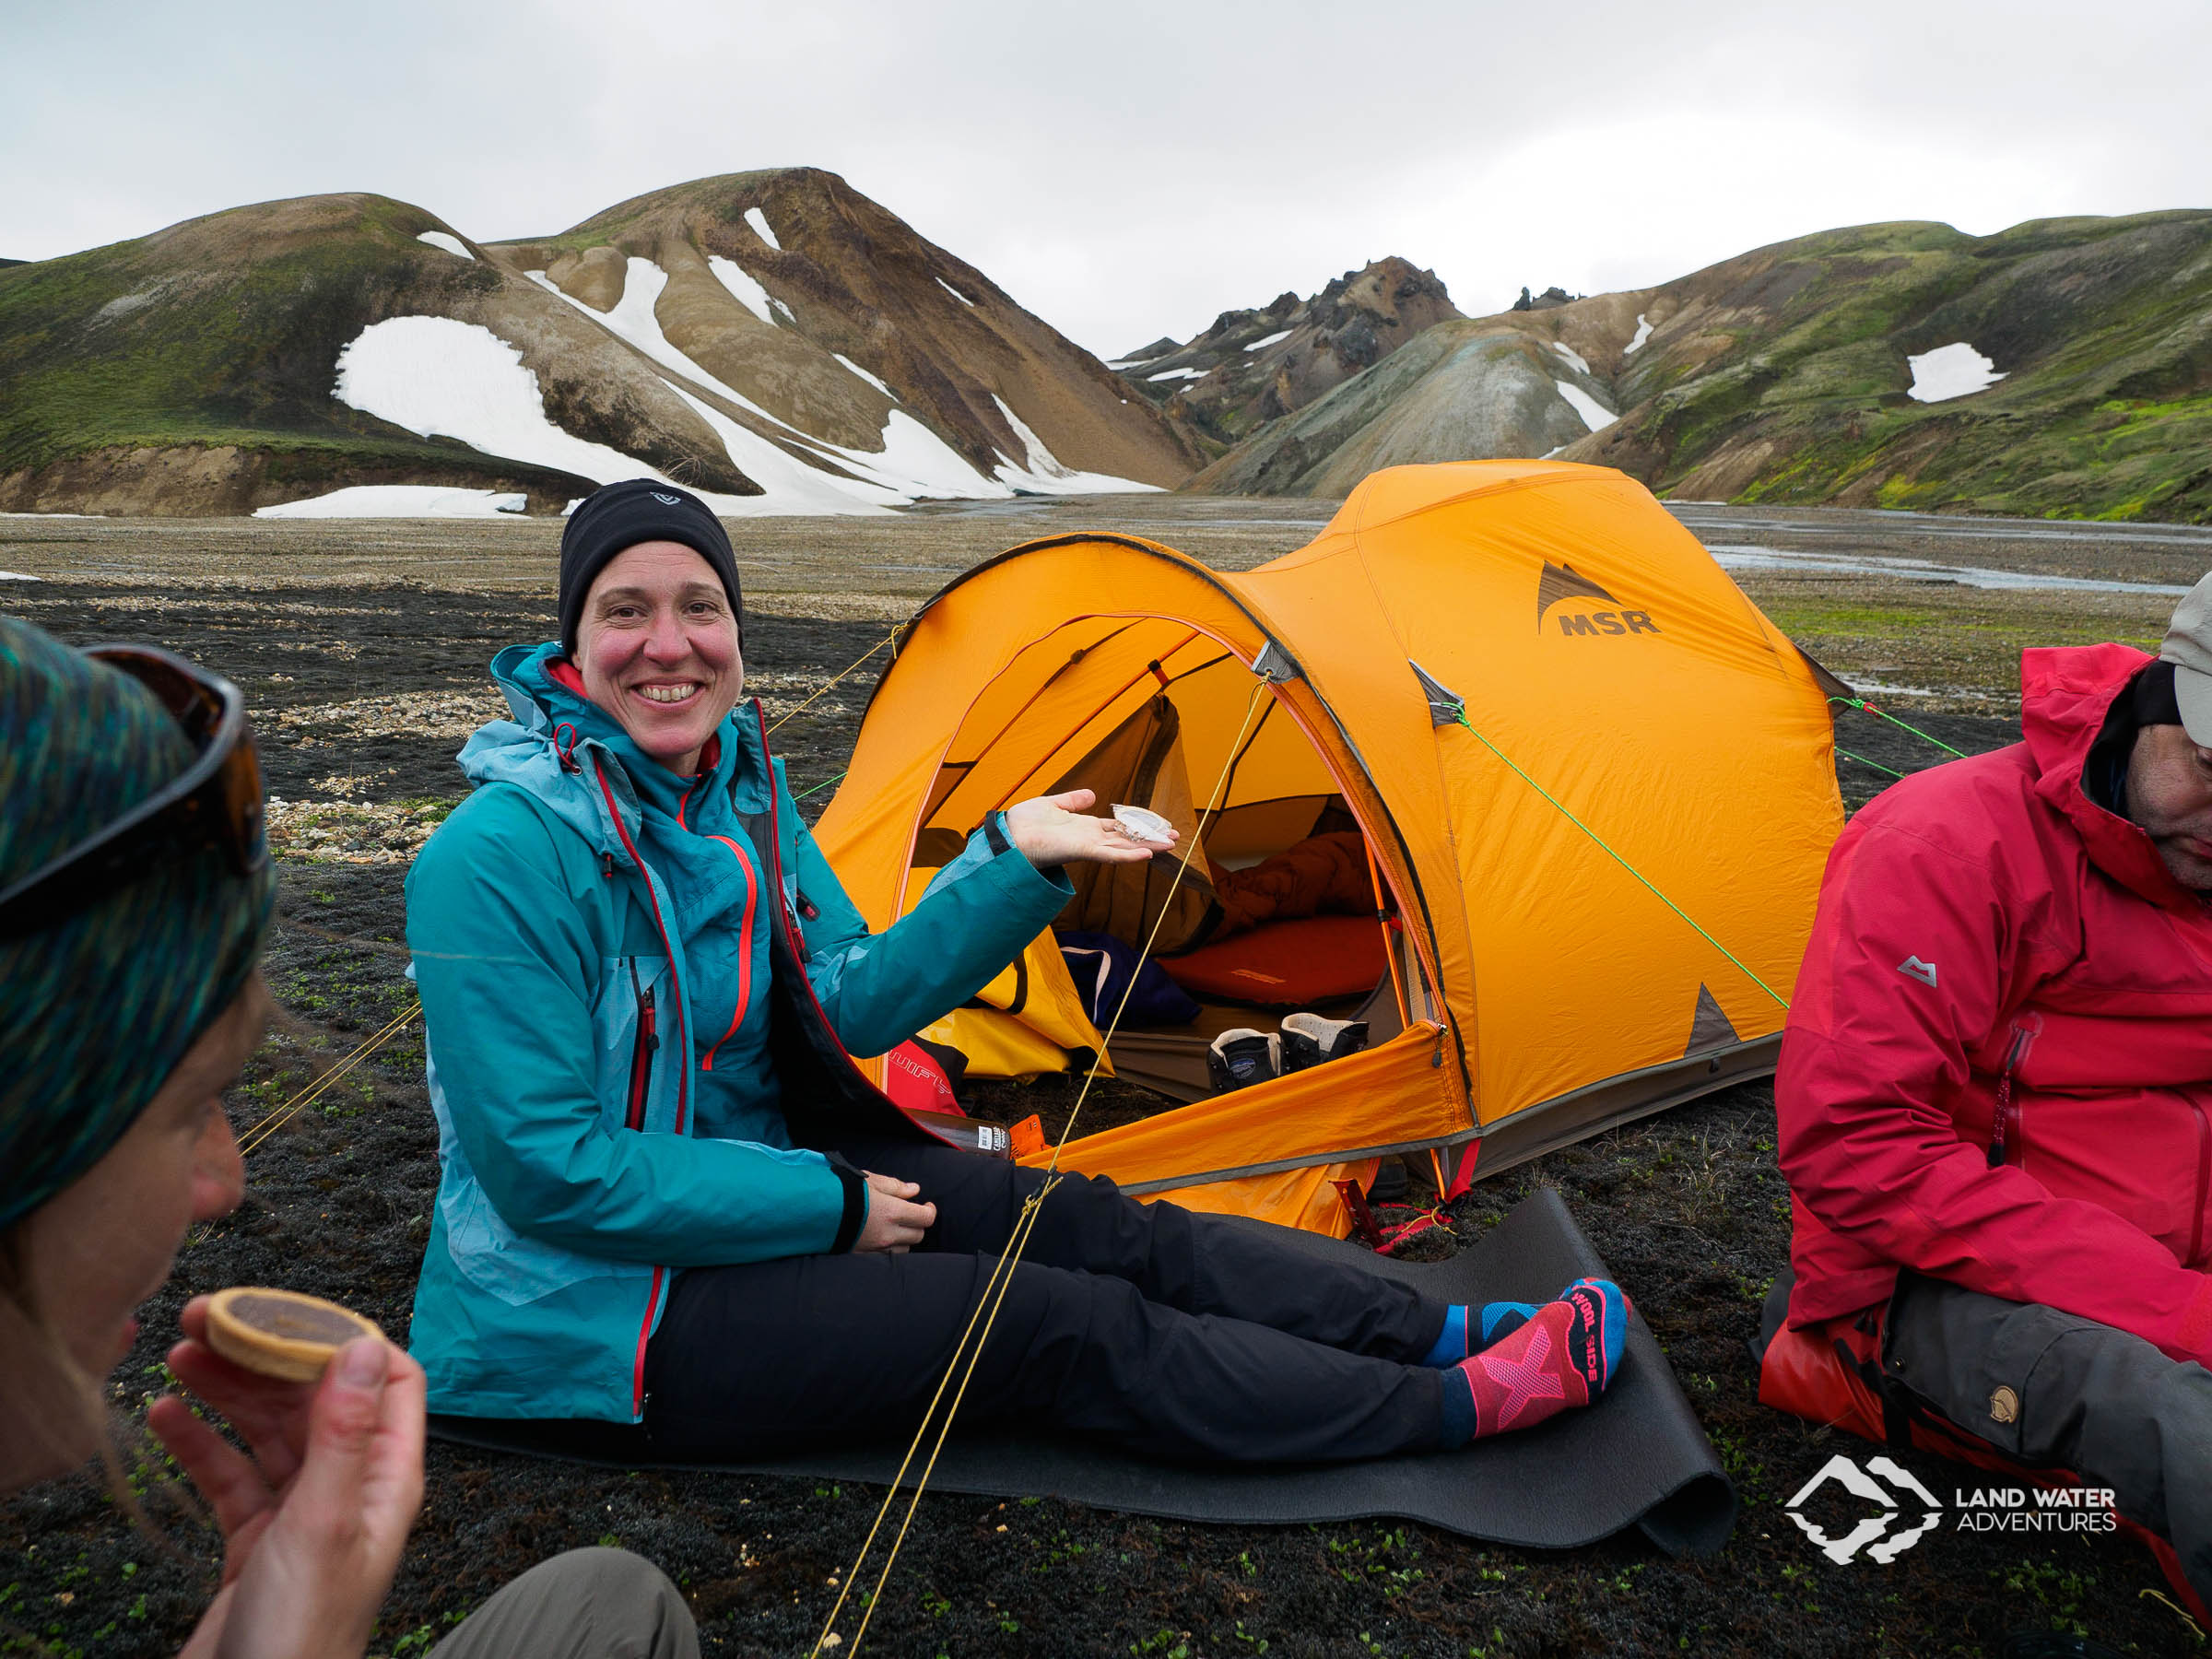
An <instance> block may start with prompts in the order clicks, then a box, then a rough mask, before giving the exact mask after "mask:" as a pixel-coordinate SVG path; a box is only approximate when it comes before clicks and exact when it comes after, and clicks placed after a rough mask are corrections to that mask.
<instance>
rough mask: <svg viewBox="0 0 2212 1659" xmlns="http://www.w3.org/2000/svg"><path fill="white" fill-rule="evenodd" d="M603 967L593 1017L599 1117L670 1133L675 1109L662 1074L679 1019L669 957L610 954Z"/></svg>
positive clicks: (614, 1125)
mask: <svg viewBox="0 0 2212 1659" xmlns="http://www.w3.org/2000/svg"><path fill="white" fill-rule="evenodd" d="M604 968H605V972H604V975H603V978H602V986H603V988H602V990H601V992H600V996H599V1007H598V1010H597V1013H596V1014H595V1015H594V1025H595V1030H594V1041H595V1044H596V1047H597V1050H598V1066H597V1071H598V1077H597V1085H598V1105H599V1117H600V1121H601V1123H602V1124H605V1125H606V1127H607V1128H609V1129H634V1130H646V1131H653V1132H656V1133H661V1134H666V1133H668V1132H669V1131H671V1130H672V1129H674V1127H675V1109H674V1107H673V1106H672V1105H670V1104H669V1103H668V1088H667V1087H666V1085H665V1081H664V1079H665V1077H668V1076H669V1075H670V1073H669V1070H668V1065H667V1056H669V1055H672V1054H674V1053H676V1045H675V1044H674V1043H673V1042H671V1041H669V1039H670V1036H671V1035H672V1033H673V1032H674V1031H675V1030H676V1025H677V1010H676V1006H675V997H674V994H673V990H672V982H671V980H670V976H669V973H668V959H667V958H666V957H662V956H644V955H638V956H619V957H608V958H607V959H606V961H605V964H604Z"/></svg>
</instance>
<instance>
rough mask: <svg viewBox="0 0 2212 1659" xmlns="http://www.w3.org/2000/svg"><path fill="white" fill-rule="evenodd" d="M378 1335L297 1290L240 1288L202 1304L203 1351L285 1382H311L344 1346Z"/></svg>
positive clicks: (365, 1322) (356, 1315) (343, 1312)
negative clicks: (209, 1349)
mask: <svg viewBox="0 0 2212 1659" xmlns="http://www.w3.org/2000/svg"><path fill="white" fill-rule="evenodd" d="M383 1335H384V1334H383V1332H382V1331H380V1330H379V1329H377V1327H376V1325H375V1324H373V1323H372V1322H371V1321H369V1320H366V1319H363V1318H362V1317H361V1316H360V1315H359V1313H355V1312H351V1311H349V1310H347V1309H345V1308H341V1307H339V1306H338V1304H337V1303H335V1302H330V1301H324V1300H323V1299H322V1298H321V1297H319V1296H302V1295H301V1294H300V1292H298V1291H297V1290H269V1289H264V1288H260V1287H258V1286H253V1285H241V1286H235V1287H233V1288H230V1289H229V1290H218V1291H217V1292H216V1293H215V1295H213V1296H212V1297H210V1298H209V1299H208V1300H207V1345H208V1347H212V1348H213V1349H215V1351H216V1352H217V1353H218V1354H220V1355H221V1356H222V1357H223V1358H224V1359H228V1360H229V1361H230V1362H231V1364H233V1365H242V1366H244V1367H245V1368H246V1370H248V1371H255V1372H258V1373H259V1374H260V1375H262V1376H265V1377H275V1378H277V1380H279V1381H280V1382H314V1381H315V1380H316V1379H317V1378H319V1377H320V1376H322V1374H323V1368H324V1366H326V1365H328V1364H329V1363H330V1361H331V1359H332V1357H333V1356H335V1354H336V1353H337V1351H338V1350H339V1349H340V1348H341V1347H345V1346H346V1344H347V1343H348V1342H352V1341H354V1340H355V1339H357V1338H359V1337H362V1336H374V1337H376V1338H377V1339H378V1340H379V1341H382V1339H383Z"/></svg>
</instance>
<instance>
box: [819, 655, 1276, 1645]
mask: <svg viewBox="0 0 2212 1659" xmlns="http://www.w3.org/2000/svg"><path fill="white" fill-rule="evenodd" d="M1267 686H1268V682H1267V681H1266V680H1265V679H1254V680H1253V687H1252V696H1251V697H1250V698H1249V699H1248V700H1246V702H1245V704H1244V724H1242V725H1241V726H1239V727H1238V728H1237V735H1236V736H1235V737H1233V738H1232V739H1230V745H1229V751H1228V753H1229V758H1228V760H1227V762H1226V763H1225V764H1224V766H1223V767H1222V770H1221V775H1220V777H1218V778H1217V779H1216V780H1215V781H1214V787H1213V790H1212V792H1211V793H1210V794H1208V795H1207V797H1206V810H1205V811H1204V812H1202V813H1200V814H1199V815H1198V823H1197V825H1196V827H1195V828H1194V830H1192V832H1191V839H1190V841H1189V843H1188V844H1187V845H1186V846H1185V847H1184V848H1183V850H1182V862H1180V863H1179V864H1178V865H1176V866H1175V878H1174V880H1172V881H1171V882H1170V883H1169V884H1168V890H1167V894H1166V895H1165V897H1163V898H1162V900H1161V901H1160V908H1159V915H1158V916H1157V917H1155V918H1154V919H1153V923H1152V931H1151V932H1150V933H1149V934H1147V935H1146V936H1145V943H1144V948H1143V949H1141V950H1139V951H1138V952H1137V956H1136V962H1135V966H1133V967H1132V968H1131V969H1130V971H1129V983H1128V984H1127V985H1126V986H1125V987H1124V989H1123V991H1122V1000H1121V1002H1120V1003H1119V1005H1117V1006H1115V1008H1114V1010H1113V1018H1112V1019H1111V1020H1109V1021H1108V1022H1107V1024H1106V1030H1105V1031H1104V1032H1103V1033H1102V1034H1101V1035H1100V1040H1099V1049H1098V1054H1097V1055H1096V1056H1095V1057H1094V1058H1093V1059H1092V1061H1091V1063H1090V1069H1089V1070H1088V1072H1086V1073H1085V1074H1084V1077H1083V1087H1082V1088H1081V1089H1080V1090H1078V1091H1077V1095H1076V1103H1075V1105H1074V1106H1073V1107H1072V1108H1071V1109H1070V1110H1069V1112H1068V1114H1067V1123H1066V1124H1065V1126H1064V1127H1063V1128H1062V1129H1061V1131H1060V1138H1059V1139H1058V1140H1057V1141H1056V1142H1054V1143H1053V1156H1052V1160H1051V1161H1050V1162H1049V1163H1047V1164H1046V1165H1045V1169H1044V1175H1045V1180H1044V1184H1043V1185H1042V1186H1041V1187H1039V1188H1038V1189H1037V1191H1036V1192H1034V1193H1032V1194H1030V1196H1029V1197H1028V1198H1026V1199H1024V1200H1023V1201H1022V1206H1021V1214H1020V1216H1019V1217H1018V1218H1017V1220H1016V1223H1015V1228H1014V1233H1013V1237H1012V1239H1011V1241H1010V1243H1011V1245H1012V1248H1011V1249H1009V1250H1006V1251H1004V1252H1002V1253H1000V1255H999V1258H998V1263H997V1265H996V1266H994V1268H993V1269H992V1271H991V1277H990V1280H989V1282H988V1283H986V1284H985V1285H984V1287H983V1294H982V1298H981V1300H978V1301H977V1303H976V1309H975V1312H973V1313H971V1314H970V1315H969V1318H968V1329H967V1330H965V1331H963V1332H961V1333H960V1340H959V1346H957V1347H955V1348H954V1349H953V1352H952V1360H951V1363H950V1364H948V1365H947V1367H946V1369H945V1376H944V1379H943V1380H942V1381H941V1382H938V1384H937V1392H936V1393H935V1394H933V1395H932V1396H931V1397H930V1402H929V1409H928V1410H926V1411H924V1413H923V1414H922V1425H921V1427H920V1428H918V1429H916V1430H914V1438H913V1441H912V1443H911V1444H909V1445H908V1447H907V1449H906V1456H905V1457H904V1458H903V1459H902V1460H901V1461H900V1465H899V1472H898V1473H897V1474H895V1475H893V1476H892V1477H891V1483H890V1486H889V1488H888V1489H887V1490H886V1491H885V1493H884V1495H883V1503H882V1506H881V1507H880V1508H878V1509H877V1512H876V1520H875V1523H874V1524H873V1525H871V1526H870V1527H869V1528H868V1535H867V1536H866V1538H865V1539H863V1540H862V1542H861V1546H860V1554H859V1555H858V1556H856V1557H855V1558H853V1565H852V1566H851V1568H849V1569H848V1570H847V1571H846V1572H845V1575H844V1580H843V1583H841V1584H840V1585H839V1587H838V1592H837V1601H836V1604H835V1605H834V1606H831V1607H830V1617H829V1618H827V1619H825V1620H824V1621H823V1623H822V1629H821V1633H820V1634H819V1635H818V1636H817V1637H816V1638H815V1640H814V1646H813V1648H812V1649H811V1650H810V1651H809V1659H819V1655H820V1653H822V1651H823V1649H824V1647H825V1646H827V1645H828V1644H829V1641H830V1635H831V1633H832V1632H833V1631H834V1630H836V1628H837V1616H838V1614H839V1613H841V1611H843V1609H844V1606H845V1597H846V1596H848V1595H850V1594H852V1592H853V1583H855V1582H856V1581H857V1580H858V1578H859V1575H860V1570H861V1568H862V1567H863V1566H864V1565H865V1564H866V1562H867V1559H868V1552H869V1550H871V1549H872V1548H874V1547H875V1544H876V1535H877V1533H878V1532H880V1531H881V1530H882V1528H883V1523H884V1518H885V1517H886V1516H887V1515H888V1514H889V1513H890V1510H891V1504H892V1502H893V1501H894V1500H896V1499H897V1498H898V1496H899V1483H900V1481H902V1480H904V1479H905V1478H906V1472H907V1470H908V1468H909V1467H911V1466H912V1464H913V1461H914V1453H916V1452H918V1451H919V1450H920V1449H921V1446H922V1441H923V1439H924V1436H926V1435H927V1434H928V1433H929V1425H930V1420H931V1419H932V1418H934V1417H935V1415H936V1410H937V1403H938V1402H939V1401H940V1400H942V1399H943V1398H944V1397H945V1390H946V1389H947V1387H948V1386H950V1384H951V1382H952V1377H953V1373H954V1372H955V1371H959V1373H960V1382H959V1388H957V1389H955V1390H954V1392H953V1396H952V1404H951V1406H949V1407H947V1410H946V1413H945V1420H944V1421H943V1422H942V1423H941V1424H939V1425H938V1428H937V1439H936V1443H935V1445H934V1446H932V1447H931V1448H930V1453H929V1461H928V1462H927V1463H925V1464H924V1465H923V1468H922V1475H921V1478H920V1479H918V1480H917V1481H916V1482H915V1483H914V1488H913V1494H912V1497H911V1498H910V1499H909V1500H908V1501H907V1506H906V1514H905V1515H904V1516H903V1517H902V1518H901V1519H900V1524H899V1531H898V1533H897V1534H896V1535H894V1536H893V1537H892V1539H891V1547H890V1552H889V1554H888V1556H886V1557H885V1559H884V1563H883V1570H882V1571H881V1572H879V1573H878V1574H877V1578H876V1584H875V1587H874V1588H873V1589H872V1590H870V1591H869V1592H868V1598H867V1601H866V1603H865V1606H864V1607H863V1609H862V1612H861V1618H860V1629H859V1630H855V1631H854V1632H853V1649H852V1653H851V1654H848V1655H847V1659H856V1656H857V1655H858V1653H859V1652H860V1644H861V1642H862V1641H864V1640H865V1638H866V1636H867V1633H868V1621H869V1620H870V1619H871V1618H874V1617H875V1615H876V1608H877V1604H878V1603H879V1602H880V1601H881V1600H882V1598H883V1588H884V1585H885V1584H887V1583H889V1582H890V1576H891V1569H892V1567H893V1566H894V1565H895V1564H896V1563H897V1561H898V1559H899V1550H900V1546H902V1545H903V1544H904V1543H905V1542H906V1534H907V1529H908V1528H909V1527H911V1526H912V1524H913V1521H914V1512H915V1510H916V1509H918V1508H919V1507H920V1505H921V1502H922V1494H923V1492H924V1491H925V1490H926V1489H927V1488H928V1486H929V1477H930V1475H931V1473H932V1472H933V1471H934V1470H935V1468H936V1466H937V1456H938V1453H941V1452H943V1451H944V1449H945V1441H946V1437H947V1435H949V1434H950V1433H951V1432H952V1422H953V1418H954V1417H955V1416H956V1415H958V1413H959V1409H960V1401H961V1399H962V1398H963V1397H965V1396H966V1394H967V1393H968V1383H969V1382H970V1380H971V1378H972V1377H973V1376H974V1375H975V1368H976V1366H977V1364H978V1363H979V1362H980V1361H981V1360H982V1356H983V1344H984V1343H986V1342H988V1341H989V1340H990V1338H991V1327H992V1325H993V1324H995V1323H996V1321H997V1319H998V1310H999V1308H1000V1306H1001V1305H1002V1304H1003V1303H1004V1302H1005V1301H1006V1291H1007V1290H1008V1289H1009V1288H1011V1287H1012V1285H1013V1282H1014V1273H1013V1270H1014V1269H1015V1268H1016V1267H1017V1266H1018V1265H1020V1263H1021V1254H1022V1252H1023V1251H1024V1250H1025V1249H1027V1248H1028V1246H1029V1241H1030V1232H1031V1230H1034V1228H1035V1227H1036V1225H1037V1215H1038V1211H1039V1210H1040V1209H1041V1206H1043V1203H1044V1200H1045V1199H1046V1197H1048V1196H1049V1195H1050V1194H1051V1193H1052V1190H1053V1187H1055V1186H1057V1185H1058V1184H1059V1183H1060V1180H1061V1177H1060V1174H1059V1170H1060V1154H1061V1151H1062V1149H1063V1148H1065V1147H1066V1145H1067V1142H1068V1137H1069V1136H1070V1135H1073V1134H1074V1133H1075V1129H1076V1120H1077V1117H1078V1116H1080V1115H1081V1113H1082V1111H1083V1102H1084V1100H1087V1099H1088V1097H1089V1094H1090V1086H1091V1084H1092V1083H1094V1082H1095V1081H1097V1079H1098V1076H1099V1066H1100V1065H1101V1064H1102V1063H1103V1060H1104V1057H1105V1053H1106V1045H1107V1044H1108V1043H1109V1042H1111V1041H1112V1039H1113V1034H1114V1032H1115V1031H1116V1030H1119V1029H1120V1026H1121V1023H1122V1015H1123V1013H1124V1011H1125V1010H1126V1009H1127V1008H1128V1006H1129V999H1130V997H1131V996H1132V995H1133V994H1135V991H1136V974H1137V970H1138V969H1140V968H1142V967H1143V966H1144V964H1145V961H1146V959H1147V958H1148V957H1149V956H1150V955H1151V954H1152V945H1153V941H1154V940H1156V939H1158V938H1159V930H1160V927H1161V926H1162V924H1165V923H1166V921H1167V919H1168V905H1167V900H1169V899H1172V898H1173V897H1174V895H1175V889H1176V888H1179V887H1181V886H1182V878H1183V876H1184V874H1185V873H1186V872H1187V871H1188V870H1189V869H1190V867H1191V860H1192V858H1194V856H1195V855H1196V854H1197V852H1198V844H1199V842H1200V841H1201V840H1202V839H1203V838H1204V836H1205V832H1206V822H1207V820H1208V819H1209V818H1211V817H1212V816H1213V814H1214V813H1216V812H1217V811H1218V810H1219V809H1220V805H1221V800H1220V797H1221V793H1222V791H1224V790H1225V789H1227V788H1228V787H1229V777H1230V771H1232V770H1234V768H1235V766H1236V761H1237V749H1238V747H1239V746H1240V745H1241V744H1242V742H1243V741H1244V734H1245V733H1246V732H1247V731H1249V730H1250V729H1251V726H1252V715H1253V710H1254V709H1256V708H1258V707H1259V703H1260V694H1261V693H1262V692H1263V691H1265V689H1266V688H1267ZM986 1305H987V1306H988V1307H989V1309H990V1312H989V1314H988V1316H987V1317H986V1316H985V1314H984V1308H985V1307H986ZM978 1319H982V1322H983V1329H982V1335H981V1336H980V1337H978V1338H977V1340H976V1343H975V1347H974V1348H973V1350H972V1351H970V1350H969V1347H968V1338H969V1336H970V1335H971V1334H972V1333H973V1332H974V1330H975V1325H976V1321H977V1320H978ZM963 1353H965V1354H966V1357H967V1365H966V1368H965V1369H964V1370H963V1369H962V1368H961V1357H962V1355H963Z"/></svg>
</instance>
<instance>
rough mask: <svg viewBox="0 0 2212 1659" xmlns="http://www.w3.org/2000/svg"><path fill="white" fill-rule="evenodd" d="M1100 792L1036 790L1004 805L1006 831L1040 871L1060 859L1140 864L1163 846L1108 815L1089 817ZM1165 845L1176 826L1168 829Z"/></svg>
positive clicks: (1047, 868) (1169, 844)
mask: <svg viewBox="0 0 2212 1659" xmlns="http://www.w3.org/2000/svg"><path fill="white" fill-rule="evenodd" d="M1097 803H1098V796H1097V795H1095V794H1092V793H1091V792H1090V791H1089V790H1088V789H1071V790H1069V791H1068V792H1067V793H1066V794H1056V795H1039V796H1038V797H1037V798H1036V799H1034V800H1030V801H1023V802H1021V803H1020V804H1019V805H1018V806H1009V807H1007V808H1006V833H1007V835H1009V836H1010V837H1012V838H1013V841H1014V844H1015V845H1016V846H1017V847H1019V848H1020V849H1021V851H1022V855H1023V856H1024V857H1025V858H1027V859H1028V860H1029V861H1030V863H1031V864H1033V865H1036V866H1037V867H1038V868H1039V869H1041V870H1049V869H1051V868H1052V867H1053V865H1064V864H1138V863H1141V862H1142V861H1144V860H1145V859H1147V858H1149V857H1151V856H1152V854H1153V853H1160V852H1166V851H1167V850H1168V848H1167V847H1162V846H1160V845H1159V843H1158V842H1155V841H1138V840H1137V839H1136V838H1135V836H1133V835H1131V834H1130V833H1129V832H1128V831H1127V830H1124V829H1123V828H1122V827H1121V825H1119V824H1117V823H1115V822H1114V821H1113V819H1112V818H1093V817H1092V816H1091V814H1090V812H1089V808H1090V807H1091V806H1095V805H1097ZM1168 835H1169V841H1168V847H1172V846H1173V845H1174V844H1175V843H1174V836H1175V831H1174V830H1169V831H1168Z"/></svg>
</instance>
